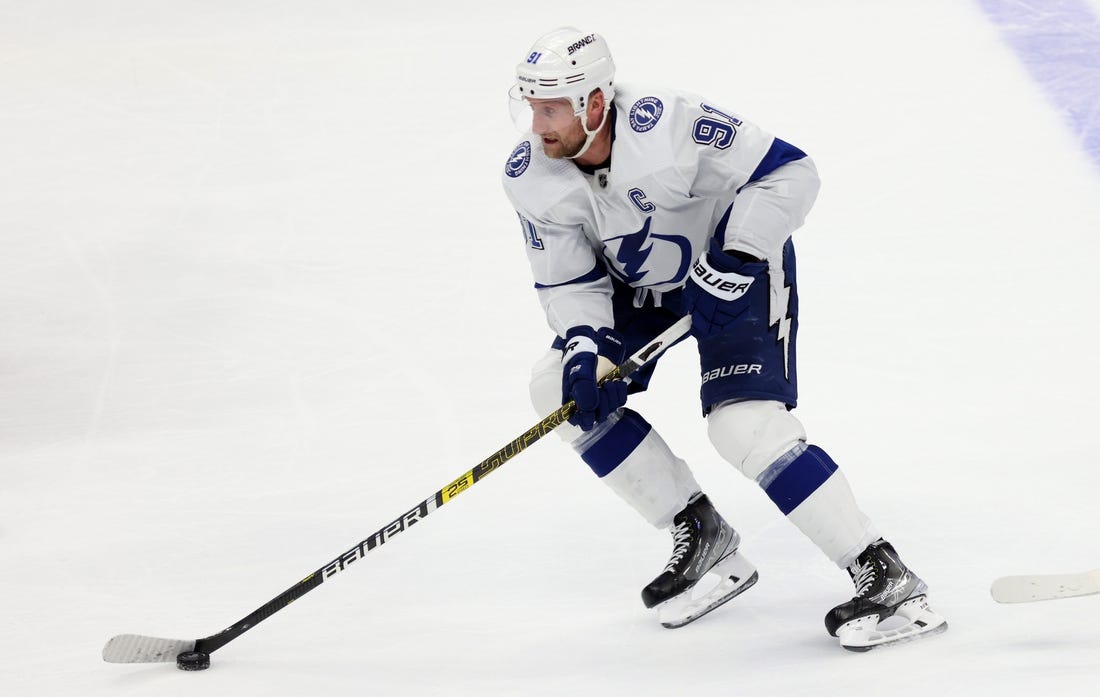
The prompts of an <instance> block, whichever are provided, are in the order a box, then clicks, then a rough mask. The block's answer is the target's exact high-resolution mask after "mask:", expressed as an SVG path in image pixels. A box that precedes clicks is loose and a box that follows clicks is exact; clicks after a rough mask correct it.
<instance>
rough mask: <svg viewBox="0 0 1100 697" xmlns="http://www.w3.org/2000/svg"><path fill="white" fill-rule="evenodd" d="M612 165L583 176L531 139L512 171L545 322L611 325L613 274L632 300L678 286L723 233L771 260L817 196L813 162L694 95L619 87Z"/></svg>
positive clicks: (728, 244) (517, 153)
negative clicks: (633, 291) (629, 288)
mask: <svg viewBox="0 0 1100 697" xmlns="http://www.w3.org/2000/svg"><path fill="white" fill-rule="evenodd" d="M613 104H614V112H613V119H614V120H613V128H614V131H613V134H614V141H613V144H612V148H611V159H610V165H609V166H608V167H605V168H603V169H599V170H596V171H595V172H594V173H592V174H586V173H585V172H582V170H581V169H579V168H578V166H577V165H576V164H574V162H573V161H572V160H567V159H557V160H555V159H551V158H549V157H547V156H546V155H545V154H544V153H543V151H542V144H541V141H540V140H539V138H538V136H535V135H533V134H531V133H528V134H527V135H526V137H524V138H523V139H522V140H521V141H520V142H519V144H518V145H517V146H516V148H515V150H513V152H512V155H511V157H510V158H509V159H508V162H507V163H506V165H505V170H504V175H503V182H504V188H505V191H506V193H507V194H508V197H509V199H510V200H511V202H512V204H513V206H515V209H516V212H517V213H518V214H519V218H520V223H521V225H522V228H523V234H524V238H525V240H526V244H527V256H528V259H529V261H530V264H531V270H532V273H533V275H534V280H535V287H536V288H537V289H538V294H539V300H540V302H541V303H542V306H543V308H544V310H545V311H546V316H547V321H548V323H549V324H550V327H551V328H552V329H553V330H554V331H555V332H557V333H558V335H559V336H564V335H565V332H566V331H567V330H568V329H569V328H570V327H574V326H579V325H588V326H592V327H596V328H598V327H612V326H614V319H613V316H612V311H611V293H612V284H611V278H612V277H614V278H615V279H616V280H618V281H620V282H622V283H625V284H627V285H629V286H632V287H634V288H636V289H638V294H637V295H636V298H637V301H638V302H641V300H642V299H643V297H644V294H645V293H652V294H653V297H654V301H655V302H656V303H660V297H661V294H662V293H665V292H668V291H670V290H672V289H675V288H679V287H681V286H682V285H683V284H684V282H685V281H686V279H687V276H688V272H689V270H690V269H691V265H692V263H693V262H694V261H695V260H696V259H697V258H699V257H700V256H701V255H702V254H703V253H704V252H705V251H706V249H707V246H708V244H709V241H710V239H711V238H712V237H713V236H714V235H715V231H716V229H718V230H719V235H718V236H719V241H720V243H721V244H722V245H723V246H724V248H725V249H737V250H740V251H744V252H748V253H749V254H752V255H753V256H756V257H759V258H765V259H766V258H769V257H772V256H773V255H775V254H776V253H777V252H778V250H780V249H781V248H782V246H783V244H784V243H785V242H786V240H787V238H788V237H789V236H790V234H791V233H792V232H793V231H794V230H795V229H796V228H798V227H799V226H800V225H802V223H803V221H804V219H805V216H806V213H807V212H808V211H809V209H810V207H811V206H812V205H813V201H814V199H815V198H816V196H817V190H818V178H817V172H816V170H815V168H814V166H813V163H812V161H811V160H810V159H809V158H808V157H806V155H805V154H804V153H803V152H802V151H800V150H798V149H797V148H795V147H794V146H792V145H789V144H787V143H785V142H783V141H782V140H779V139H777V138H774V137H773V136H771V135H770V134H768V133H765V132H764V131H762V130H760V129H759V128H758V127H756V126H755V125H753V124H751V123H749V122H748V121H744V120H742V119H741V118H740V117H738V116H736V115H735V114H733V113H731V112H728V111H726V110H724V109H721V108H719V107H716V106H713V105H711V104H710V103H708V102H706V101H704V100H702V99H701V98H699V97H696V96H694V95H691V94H688V93H684V92H678V91H671V90H636V89H631V88H629V87H623V86H617V87H616V95H615V99H614V102H613Z"/></svg>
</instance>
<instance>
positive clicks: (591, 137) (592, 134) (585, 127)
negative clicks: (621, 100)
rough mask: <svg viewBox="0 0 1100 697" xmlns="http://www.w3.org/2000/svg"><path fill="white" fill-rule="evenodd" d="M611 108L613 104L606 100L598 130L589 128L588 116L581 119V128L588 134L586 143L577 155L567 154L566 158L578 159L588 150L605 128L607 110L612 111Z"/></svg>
mask: <svg viewBox="0 0 1100 697" xmlns="http://www.w3.org/2000/svg"><path fill="white" fill-rule="evenodd" d="M610 110H611V105H610V104H609V103H607V102H605V103H604V107H603V116H602V117H600V125H599V126H596V130H594V131H590V130H588V123H587V121H588V119H587V118H584V120H582V121H581V128H582V129H583V130H584V134H585V135H586V136H587V137H586V138H585V139H584V145H583V146H581V149H580V150H578V151H577V154H576V155H566V156H565V157H566V159H569V160H575V159H577V158H578V157H580V156H581V155H583V154H584V153H586V152H587V151H588V148H589V147H591V145H592V141H594V140H596V134H597V133H599V132H600V129H601V128H603V125H604V124H605V123H607V112H608V111H610ZM587 116H588V114H587V113H586V114H585V117H587Z"/></svg>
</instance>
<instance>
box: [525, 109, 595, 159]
mask: <svg viewBox="0 0 1100 697" xmlns="http://www.w3.org/2000/svg"><path fill="white" fill-rule="evenodd" d="M527 103H528V105H529V106H530V107H531V116H532V122H531V131H532V132H533V133H534V134H535V135H537V136H539V138H541V139H542V149H543V152H545V153H546V156H547V157H552V158H555V159H558V158H562V157H572V156H573V155H576V154H577V153H578V152H580V151H581V148H582V147H584V142H585V140H586V138H587V136H585V133H584V128H582V127H581V120H580V118H579V117H578V116H577V115H576V114H575V113H573V104H572V102H570V101H569V100H568V99H528V100H527Z"/></svg>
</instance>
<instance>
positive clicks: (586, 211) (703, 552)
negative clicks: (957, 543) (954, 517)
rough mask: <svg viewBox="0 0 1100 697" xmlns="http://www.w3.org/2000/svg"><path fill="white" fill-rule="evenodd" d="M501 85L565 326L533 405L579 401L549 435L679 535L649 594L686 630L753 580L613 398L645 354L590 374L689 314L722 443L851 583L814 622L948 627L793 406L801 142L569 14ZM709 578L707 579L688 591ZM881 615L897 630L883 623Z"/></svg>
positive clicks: (706, 403)
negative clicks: (644, 80) (634, 67)
mask: <svg viewBox="0 0 1100 697" xmlns="http://www.w3.org/2000/svg"><path fill="white" fill-rule="evenodd" d="M511 97H512V109H513V117H515V118H517V122H518V121H519V120H525V121H527V122H529V124H530V126H529V128H530V130H528V131H526V135H525V136H524V137H523V138H522V139H521V140H520V142H519V143H518V144H517V145H516V147H515V149H514V150H513V151H512V154H511V156H510V157H509V158H508V160H507V162H506V164H505V168H504V175H503V177H502V178H503V182H504V188H505V191H506V192H507V194H508V197H509V199H510V200H511V202H512V204H513V205H514V206H515V209H516V211H517V212H518V214H519V221H520V224H521V227H522V230H523V235H524V239H525V240H526V246H527V257H528V260H529V261H530V265H531V269H532V273H533V275H534V280H535V287H536V289H537V293H538V297H539V300H540V301H541V304H542V306H543V309H544V310H545V312H546V318H547V321H548V323H549V325H550V327H551V329H553V331H554V332H555V333H556V334H557V338H556V339H555V340H554V342H553V344H552V347H551V349H550V350H549V351H548V352H547V353H546V355H545V356H543V357H542V359H541V360H539V361H538V362H537V363H536V364H535V366H534V369H533V371H532V379H531V397H532V401H533V402H534V404H535V407H536V408H537V410H538V411H539V412H540V413H547V412H549V411H552V410H554V409H555V408H557V406H558V405H560V404H562V403H563V402H564V401H568V400H575V401H576V404H577V407H578V411H577V414H576V415H575V416H574V417H573V418H572V419H571V420H570V421H571V424H567V425H563V426H562V427H561V428H560V429H559V433H561V434H562V436H563V438H564V439H565V440H566V441H567V442H568V443H570V444H571V445H572V447H573V448H574V449H575V450H576V452H577V453H578V454H579V455H580V457H581V459H582V460H583V461H584V462H585V463H587V464H588V466H589V467H590V468H591V469H592V470H593V471H594V472H595V474H596V475H597V476H598V477H599V478H600V479H601V481H603V482H604V483H605V484H606V485H607V486H608V487H610V488H611V490H612V491H614V492H615V493H616V494H617V495H618V496H620V497H621V498H622V499H623V500H625V501H626V502H627V503H628V504H630V506H632V507H633V508H634V509H635V510H636V511H638V513H640V514H641V515H642V516H643V517H644V518H645V519H646V520H648V521H649V522H650V523H651V524H653V525H655V526H657V527H658V528H662V529H663V528H668V529H669V530H670V531H671V533H672V538H673V552H672V557H671V559H670V560H669V562H668V564H667V566H666V567H665V569H664V571H663V572H662V573H661V574H660V575H658V576H657V578H656V579H654V580H653V581H652V582H651V583H650V584H649V585H647V586H646V587H645V588H644V589H643V590H642V600H643V602H644V604H645V606H646V607H648V608H656V610H657V613H658V618H659V621H660V622H661V623H662V624H663V625H664V626H666V627H680V626H683V625H685V624H687V623H688V622H691V621H693V620H695V619H698V618H699V617H701V616H702V615H704V614H706V613H708V612H710V611H711V610H713V609H714V608H716V607H718V606H719V605H721V604H722V603H725V602H727V601H728V600H730V599H732V598H734V597H735V596H737V595H738V594H740V593H742V592H744V591H745V590H747V589H748V588H750V587H751V586H752V585H753V584H754V583H755V582H756V579H757V572H756V569H755V568H754V567H753V565H752V564H751V563H750V562H749V561H748V560H747V559H745V557H744V555H742V554H741V553H740V552H739V544H740V540H741V538H740V536H739V535H738V533H737V531H736V530H734V529H733V528H732V527H731V526H730V525H729V524H728V523H727V522H726V521H725V520H724V519H723V518H722V516H721V515H719V513H718V512H717V511H716V510H715V508H714V506H713V505H712V504H711V502H710V501H709V500H708V498H707V497H706V496H705V495H704V494H703V493H702V491H701V490H700V487H699V484H698V483H696V481H695V478H694V476H693V475H692V472H691V470H689V469H688V466H687V464H686V463H685V462H684V461H683V460H682V459H680V458H678V457H677V456H676V455H675V454H673V452H672V451H671V449H670V448H669V446H668V445H667V444H666V443H665V441H664V440H663V439H662V438H661V437H660V436H659V435H658V434H657V431H656V430H654V428H653V427H652V426H651V425H650V424H649V423H648V422H647V421H646V420H645V418H643V417H642V416H641V414H639V413H638V412H636V411H634V410H632V409H630V408H627V407H625V406H624V404H625V402H626V399H627V393H628V392H638V391H641V390H644V389H646V386H647V384H648V381H649V379H650V376H651V375H652V372H653V367H654V366H653V364H650V365H649V366H647V368H643V369H642V370H640V371H639V372H637V373H635V374H634V376H633V377H632V378H631V379H630V380H629V381H628V382H624V381H619V380H615V381H608V382H605V383H604V384H603V385H600V384H599V377H600V376H602V375H603V374H605V373H606V372H607V370H609V369H610V367H611V366H613V365H614V364H616V363H618V362H620V361H621V360H622V358H623V356H624V355H627V354H629V353H632V352H633V351H635V350H637V349H638V348H640V346H641V345H642V344H643V343H644V342H645V341H646V340H648V339H649V338H651V337H652V336H654V335H656V334H658V333H659V332H660V331H661V330H663V329H665V328H667V327H668V326H669V325H670V324H672V323H673V322H674V321H676V320H677V319H678V318H680V317H682V316H684V315H686V314H689V313H690V315H691V317H692V335H693V336H694V338H695V339H696V341H697V344H698V349H699V358H700V365H701V381H702V385H701V390H700V396H701V399H702V410H703V414H704V415H705V417H706V419H707V422H708V434H709V437H710V440H711V442H712V443H713V445H714V447H715V449H716V450H717V451H718V453H719V454H720V455H721V456H722V457H723V458H724V459H726V460H727V461H728V462H730V464H732V465H733V466H734V467H736V468H737V469H738V470H739V471H741V472H742V473H743V474H744V475H745V476H747V477H749V478H750V479H752V480H754V481H755V482H757V484H759V485H760V487H761V488H762V489H763V490H764V492H765V493H766V494H767V495H768V496H769V497H770V498H771V500H772V501H773V502H774V503H775V504H776V506H778V507H779V510H780V511H782V513H783V514H784V515H786V516H787V518H788V519H789V520H790V521H791V522H792V523H794V524H795V525H796V526H797V527H798V528H799V529H800V530H801V531H802V532H803V533H804V534H805V535H806V536H807V537H809V538H810V540H811V541H813V543H814V544H816V545H817V546H818V547H819V548H820V549H821V551H822V552H824V553H825V555H826V556H828V557H829V559H831V560H832V561H833V562H835V563H836V564H837V565H838V566H840V567H841V568H844V569H847V571H848V573H849V575H850V576H851V578H852V581H853V583H854V584H855V595H854V597H853V598H852V599H851V600H849V601H848V602H845V603H842V604H841V605H838V606H837V607H836V608H834V609H833V610H832V611H830V612H829V613H828V615H827V617H826V618H825V624H826V627H827V629H828V631H829V633H830V634H831V635H833V636H838V637H839V638H840V641H841V643H842V645H844V646H845V647H846V648H850V649H853V650H866V649H869V648H872V647H874V646H877V645H880V644H884V643H890V642H896V641H901V640H905V639H910V638H914V637H916V636H919V635H922V634H930V633H933V632H936V631H942V630H944V629H946V627H947V625H946V623H945V622H944V620H943V618H942V617H940V616H939V615H937V614H935V613H934V612H933V611H932V610H930V609H929V608H928V604H927V602H926V597H925V592H926V586H925V584H924V582H923V581H921V579H919V578H918V577H917V576H916V575H915V574H913V573H912V572H911V571H910V570H909V569H908V568H907V567H906V566H905V564H903V563H902V561H901V560H900V559H899V557H898V555H897V554H896V553H895V551H894V549H893V548H892V547H891V546H890V544H889V543H887V542H886V541H884V540H883V539H882V538H881V536H880V535H879V532H878V531H877V530H876V528H875V526H874V525H873V524H872V523H871V521H870V520H868V518H867V516H866V515H864V513H863V512H862V511H861V510H860V508H859V506H858V505H857V504H856V501H855V499H854V498H853V496H852V492H851V489H850V488H849V486H848V482H847V480H846V479H845V477H844V474H843V473H842V472H841V471H840V470H839V469H838V467H837V465H836V464H835V463H834V462H833V460H832V458H830V457H829V455H828V454H827V453H826V452H825V451H824V450H822V449H821V448H820V447H818V446H816V445H808V444H807V442H806V433H805V431H804V430H803V427H802V424H801V423H800V422H799V421H798V419H797V418H795V416H794V415H793V414H792V413H791V409H793V408H794V407H795V403H796V400H797V389H796V377H795V334H796V330H797V327H798V301H797V294H796V288H795V256H794V248H793V246H792V243H791V240H790V236H791V233H792V232H793V231H794V230H795V229H796V228H798V227H799V226H801V225H802V223H803V220H804V219H805V216H806V214H807V212H808V211H809V210H810V207H811V206H812V204H813V202H814V199H815V197H816V196H817V191H818V176H817V171H816V169H815V168H814V164H813V162H812V161H811V160H810V158H809V157H807V156H806V155H805V153H803V152H802V151H801V150H799V149H798V148H796V147H795V146H793V145H791V144H789V143H786V142H784V141H782V140H780V139H778V138H775V137H773V136H772V135H770V134H768V133H766V132H764V131H763V130H761V129H760V128H758V127H757V126H755V125H753V124H752V123H750V122H748V121H745V120H743V119H742V118H741V117H739V116H737V115H736V114H734V113H733V112H731V111H729V110H727V109H725V108H724V107H721V106H719V105H717V104H714V103H712V102H710V101H707V100H704V99H701V98H699V97H697V96H694V95H691V94H687V93H683V92H678V91H673V90H667V89H652V88H636V87H627V86H624V85H619V84H617V83H616V82H615V66H614V63H613V62H612V58H611V54H610V52H609V50H608V46H607V43H606V42H605V41H604V39H603V38H602V37H601V36H600V35H598V34H593V33H588V32H582V31H579V30H577V29H574V28H571V27H568V28H563V29H558V30H555V31H553V32H551V33H549V34H546V35H545V36H543V37H541V38H539V39H538V40H537V41H536V42H535V44H534V46H532V47H531V50H530V51H529V52H528V53H527V55H526V57H525V59H524V60H523V62H521V63H520V64H519V65H518V66H517V68H516V83H515V85H514V86H513V88H512V91H511ZM707 575H710V576H712V580H714V579H716V580H717V581H718V582H717V584H716V585H714V586H713V588H710V589H709V590H707V591H705V592H702V591H699V590H698V589H696V584H697V583H698V582H699V581H700V580H701V579H703V577H704V576H707ZM705 585H707V584H699V588H700V589H701V588H703V587H704V586H705ZM890 617H897V618H900V620H898V619H895V620H893V622H894V623H898V622H900V626H895V627H894V628H893V629H887V628H884V627H881V626H879V623H880V622H882V621H883V620H886V619H887V618H890Z"/></svg>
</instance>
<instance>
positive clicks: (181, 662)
mask: <svg viewBox="0 0 1100 697" xmlns="http://www.w3.org/2000/svg"><path fill="white" fill-rule="evenodd" d="M176 667H177V668H179V669H180V670H206V669H207V668H209V667H210V654H208V653H203V652H202V651H184V652H183V653H181V654H180V655H178V656H176Z"/></svg>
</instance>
